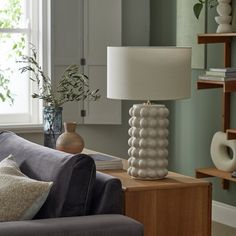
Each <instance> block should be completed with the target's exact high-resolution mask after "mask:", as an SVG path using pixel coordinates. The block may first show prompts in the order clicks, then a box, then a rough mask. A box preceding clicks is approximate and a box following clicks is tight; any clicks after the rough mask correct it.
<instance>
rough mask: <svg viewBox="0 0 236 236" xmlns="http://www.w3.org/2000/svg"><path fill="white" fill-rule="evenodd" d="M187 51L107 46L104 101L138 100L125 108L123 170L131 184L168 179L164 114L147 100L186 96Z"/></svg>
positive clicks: (161, 107)
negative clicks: (126, 136)
mask: <svg viewBox="0 0 236 236" xmlns="http://www.w3.org/2000/svg"><path fill="white" fill-rule="evenodd" d="M190 89H191V48H186V47H108V49H107V97H108V98H112V99H126V100H142V101H146V102H145V103H143V104H134V105H133V107H131V108H130V110H129V114H130V116H131V118H130V119H129V125H130V126H131V128H130V129H129V131H128V133H129V135H130V138H129V140H128V144H129V146H130V148H129V150H128V154H129V159H128V166H129V167H128V170H127V173H128V174H129V175H130V176H131V177H132V178H136V179H141V180H153V179H162V178H164V177H165V176H166V175H167V174H168V169H167V167H168V149H167V147H168V133H169V132H168V124H169V121H168V114H169V110H168V109H167V108H166V107H165V105H162V104H160V105H159V104H152V103H151V102H150V101H151V100H152V101H157V100H176V99H183V98H188V97H190V91H191V90H190Z"/></svg>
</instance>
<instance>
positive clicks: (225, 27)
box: [215, 0, 232, 33]
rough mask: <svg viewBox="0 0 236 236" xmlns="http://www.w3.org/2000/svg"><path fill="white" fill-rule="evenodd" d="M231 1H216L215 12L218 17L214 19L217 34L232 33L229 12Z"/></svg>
mask: <svg viewBox="0 0 236 236" xmlns="http://www.w3.org/2000/svg"><path fill="white" fill-rule="evenodd" d="M230 2H231V0H218V5H217V7H216V11H217V13H218V14H219V16H216V17H215V20H216V23H217V24H218V27H217V30H216V32H217V33H230V32H232V25H231V21H232V16H231V15H230V14H231V11H232V8H231V5H230Z"/></svg>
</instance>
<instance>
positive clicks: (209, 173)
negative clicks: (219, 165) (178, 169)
mask: <svg viewBox="0 0 236 236" xmlns="http://www.w3.org/2000/svg"><path fill="white" fill-rule="evenodd" d="M206 177H218V178H220V179H222V188H223V189H229V181H232V182H235V183H236V178H232V177H231V172H226V171H222V170H218V169H216V168H214V167H212V168H200V169H196V178H206Z"/></svg>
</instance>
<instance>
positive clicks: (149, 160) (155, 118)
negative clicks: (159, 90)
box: [127, 104, 169, 180]
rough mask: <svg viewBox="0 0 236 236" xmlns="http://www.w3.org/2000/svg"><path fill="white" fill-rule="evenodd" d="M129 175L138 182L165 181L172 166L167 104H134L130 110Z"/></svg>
mask: <svg viewBox="0 0 236 236" xmlns="http://www.w3.org/2000/svg"><path fill="white" fill-rule="evenodd" d="M129 114H130V116H131V118H130V120H129V125H130V126H131V128H130V129H129V135H130V138H129V141H128V144H129V146H130V148H129V150H128V154H129V156H130V158H129V159H128V164H129V167H128V170H127V173H128V174H129V175H130V176H131V177H132V178H136V179H142V180H154V179H163V178H164V177H165V176H166V175H167V174H168V170H167V166H168V159H167V158H168V150H167V147H168V134H169V132H168V125H169V121H168V118H167V117H168V115H169V110H168V109H167V108H166V107H165V106H164V105H150V104H134V105H133V107H132V108H130V110H129Z"/></svg>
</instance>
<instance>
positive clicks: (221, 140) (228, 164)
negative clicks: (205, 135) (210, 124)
mask: <svg viewBox="0 0 236 236" xmlns="http://www.w3.org/2000/svg"><path fill="white" fill-rule="evenodd" d="M228 148H230V150H231V151H232V156H231V155H230V153H229V150H228ZM211 159H212V161H213V163H214V165H215V166H216V168H218V169H219V170H223V171H228V172H232V171H234V170H236V140H227V135H226V133H225V132H221V131H219V132H216V133H215V134H214V136H213V138H212V142H211Z"/></svg>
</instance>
